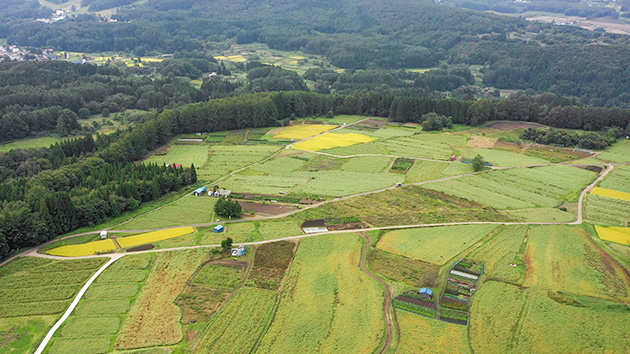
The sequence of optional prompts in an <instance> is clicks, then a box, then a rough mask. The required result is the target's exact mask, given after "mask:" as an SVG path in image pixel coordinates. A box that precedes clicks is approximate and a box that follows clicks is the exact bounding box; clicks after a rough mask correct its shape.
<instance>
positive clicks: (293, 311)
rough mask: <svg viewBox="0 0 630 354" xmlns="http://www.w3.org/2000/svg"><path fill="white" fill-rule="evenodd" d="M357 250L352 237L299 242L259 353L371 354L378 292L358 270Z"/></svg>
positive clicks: (376, 336) (377, 334)
mask: <svg viewBox="0 0 630 354" xmlns="http://www.w3.org/2000/svg"><path fill="white" fill-rule="evenodd" d="M360 250H361V238H360V237H359V236H358V235H355V234H344V235H326V236H320V237H314V238H308V239H304V240H303V241H301V243H300V246H299V248H298V251H297V254H296V257H295V260H294V261H293V266H292V267H291V270H290V273H289V276H288V279H287V284H286V285H285V290H284V291H283V293H282V298H281V300H280V306H279V308H278V310H277V313H276V316H275V319H274V321H273V323H272V324H271V327H270V328H269V331H268V332H267V334H266V335H265V337H264V338H263V340H262V343H261V345H260V347H259V349H258V352H259V353H315V352H344V353H349V352H353V353H371V352H373V351H374V350H375V349H376V348H377V347H378V346H379V344H380V341H381V339H382V338H383V335H384V331H385V323H384V318H383V317H384V316H383V312H382V309H383V289H381V288H380V286H379V284H378V283H377V282H376V281H374V280H373V279H371V278H370V277H368V275H367V274H364V273H362V272H361V271H360V270H359V267H358V264H359V257H360V252H361V251H360ZM349 329H352V330H349Z"/></svg>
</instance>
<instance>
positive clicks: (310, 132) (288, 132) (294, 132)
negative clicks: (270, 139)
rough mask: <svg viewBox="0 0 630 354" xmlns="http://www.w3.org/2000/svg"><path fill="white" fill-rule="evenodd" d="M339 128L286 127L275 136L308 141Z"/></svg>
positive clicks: (324, 126) (315, 125)
mask: <svg viewBox="0 0 630 354" xmlns="http://www.w3.org/2000/svg"><path fill="white" fill-rule="evenodd" d="M335 128H337V126H336V125H325V124H301V125H294V126H290V127H286V128H284V129H282V130H281V131H280V133H278V134H276V135H274V138H276V139H297V140H301V139H306V138H310V137H312V136H315V135H317V134H321V133H323V132H327V131H329V130H331V129H335Z"/></svg>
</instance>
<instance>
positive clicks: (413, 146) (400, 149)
mask: <svg viewBox="0 0 630 354" xmlns="http://www.w3.org/2000/svg"><path fill="white" fill-rule="evenodd" d="M436 136H437V135H436ZM449 137H450V139H449ZM440 138H444V140H441V139H435V138H433V136H432V135H431V134H420V135H414V136H411V137H402V138H396V139H389V140H386V141H385V143H384V144H385V148H386V149H387V152H388V154H390V155H395V156H404V157H422V158H429V159H436V160H448V159H449V158H450V157H451V155H452V154H453V153H455V150H454V149H453V147H452V146H451V145H449V143H455V144H460V143H462V145H465V144H466V139H465V138H464V137H460V136H455V135H450V136H446V135H440Z"/></svg>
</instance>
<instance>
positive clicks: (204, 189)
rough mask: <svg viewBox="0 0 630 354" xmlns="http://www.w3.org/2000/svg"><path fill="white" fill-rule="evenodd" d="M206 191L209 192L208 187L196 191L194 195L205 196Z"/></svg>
mask: <svg viewBox="0 0 630 354" xmlns="http://www.w3.org/2000/svg"><path fill="white" fill-rule="evenodd" d="M206 190H208V187H199V188H197V189H195V191H194V192H193V194H194V195H196V196H197V197H198V196H200V195H202V194H204V193H205V192H206Z"/></svg>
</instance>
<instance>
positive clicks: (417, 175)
mask: <svg viewBox="0 0 630 354" xmlns="http://www.w3.org/2000/svg"><path fill="white" fill-rule="evenodd" d="M451 165H452V164H448V163H444V162H436V161H422V160H416V162H415V163H414V164H413V166H412V167H411V168H410V169H409V171H407V178H406V179H405V183H415V182H421V181H428V180H432V179H437V178H440V177H442V172H443V171H444V170H445V169H446V168H448V167H450V166H451Z"/></svg>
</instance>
